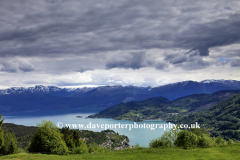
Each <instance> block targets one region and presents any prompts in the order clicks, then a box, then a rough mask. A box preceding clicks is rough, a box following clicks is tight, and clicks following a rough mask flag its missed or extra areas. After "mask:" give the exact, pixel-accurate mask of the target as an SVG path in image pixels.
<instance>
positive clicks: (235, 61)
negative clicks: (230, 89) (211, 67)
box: [231, 59, 240, 67]
mask: <svg viewBox="0 0 240 160" xmlns="http://www.w3.org/2000/svg"><path fill="white" fill-rule="evenodd" d="M231 66H232V67H239V66H240V59H237V60H234V61H232V62H231Z"/></svg>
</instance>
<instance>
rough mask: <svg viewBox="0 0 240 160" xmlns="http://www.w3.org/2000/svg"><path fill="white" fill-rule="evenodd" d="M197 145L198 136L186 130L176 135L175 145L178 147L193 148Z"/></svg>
mask: <svg viewBox="0 0 240 160" xmlns="http://www.w3.org/2000/svg"><path fill="white" fill-rule="evenodd" d="M197 144H198V136H197V135H196V134H194V133H192V132H189V131H187V130H183V131H181V132H180V133H179V134H178V137H177V139H176V141H175V145H176V146H178V147H184V148H188V147H194V146H197Z"/></svg>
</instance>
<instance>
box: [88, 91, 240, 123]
mask: <svg viewBox="0 0 240 160" xmlns="http://www.w3.org/2000/svg"><path fill="white" fill-rule="evenodd" d="M238 93H240V90H235V91H219V92H216V93H213V94H194V95H191V96H186V97H182V98H178V99H176V100H174V101H169V100H168V99H166V98H163V97H154V98H149V99H147V100H144V101H141V102H128V103H121V104H119V105H117V106H113V107H110V108H107V109H105V110H103V111H101V112H100V113H97V114H95V115H91V116H89V118H114V119H123V120H125V119H128V120H133V121H143V120H147V119H163V120H166V121H175V120H177V119H178V118H179V117H182V116H184V115H188V114H191V113H195V112H199V111H205V110H207V109H208V108H210V107H212V106H214V105H215V104H217V103H219V102H222V101H225V100H228V99H230V98H232V97H233V96H234V95H236V94H238Z"/></svg>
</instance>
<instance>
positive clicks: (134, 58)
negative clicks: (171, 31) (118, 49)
mask: <svg viewBox="0 0 240 160" xmlns="http://www.w3.org/2000/svg"><path fill="white" fill-rule="evenodd" d="M145 60H146V58H145V53H144V52H137V53H127V54H123V55H121V56H118V58H115V57H114V58H113V59H110V60H108V61H107V62H106V68H107V69H111V68H125V69H128V68H132V69H139V68H142V67H147V66H148V63H146V62H145Z"/></svg>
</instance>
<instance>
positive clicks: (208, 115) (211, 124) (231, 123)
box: [175, 94, 240, 140]
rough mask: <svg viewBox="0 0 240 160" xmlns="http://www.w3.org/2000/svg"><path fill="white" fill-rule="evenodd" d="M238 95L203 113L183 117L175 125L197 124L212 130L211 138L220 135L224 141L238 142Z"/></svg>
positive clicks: (239, 98)
mask: <svg viewBox="0 0 240 160" xmlns="http://www.w3.org/2000/svg"><path fill="white" fill-rule="evenodd" d="M239 100H240V94H238V95H236V96H234V97H233V98H232V99H230V100H227V101H224V102H221V103H219V104H217V105H215V106H213V107H211V108H209V109H208V110H206V111H204V112H198V113H194V114H189V115H188V116H184V117H182V118H180V119H178V120H177V121H175V122H176V123H181V124H192V123H195V122H198V123H199V124H201V127H203V125H204V127H206V128H208V129H211V130H213V131H212V133H213V136H217V135H218V134H221V135H222V136H223V137H224V138H226V139H235V140H240V134H239V129H240V104H239V102H240V101H239Z"/></svg>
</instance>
